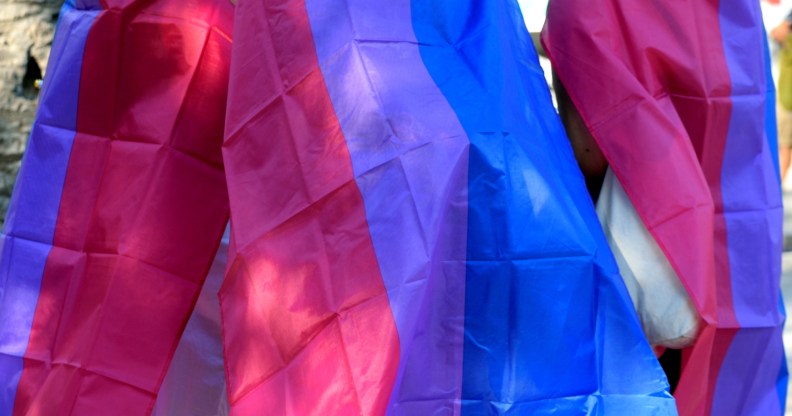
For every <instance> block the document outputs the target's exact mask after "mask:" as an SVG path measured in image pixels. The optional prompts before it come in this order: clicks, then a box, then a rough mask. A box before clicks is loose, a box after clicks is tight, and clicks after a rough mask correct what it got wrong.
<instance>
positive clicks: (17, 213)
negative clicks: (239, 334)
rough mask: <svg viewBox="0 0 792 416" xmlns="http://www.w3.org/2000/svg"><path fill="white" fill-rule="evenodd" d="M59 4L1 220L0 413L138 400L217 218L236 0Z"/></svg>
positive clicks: (161, 364) (128, 405) (56, 411)
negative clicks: (232, 0)
mask: <svg viewBox="0 0 792 416" xmlns="http://www.w3.org/2000/svg"><path fill="white" fill-rule="evenodd" d="M60 16H61V17H60V22H59V24H58V29H57V34H56V37H55V41H54V43H53V49H52V55H51V59H50V64H49V66H48V69H47V74H46V78H45V80H44V89H43V92H42V94H43V95H42V97H41V103H40V107H39V110H38V115H37V119H36V122H35V125H34V127H33V131H32V134H31V138H30V143H29V146H28V149H27V151H26V153H25V157H24V160H23V164H22V168H21V172H20V176H19V179H18V182H17V186H16V189H15V191H14V195H13V198H12V202H11V207H10V210H9V213H8V216H7V218H6V223H5V226H4V227H5V228H4V232H3V236H2V259H0V414H2V415H107V414H113V415H142V414H147V413H148V412H150V411H151V409H152V408H153V406H154V400H155V398H156V394H157V390H158V386H159V385H160V383H161V380H162V378H163V376H164V373H165V370H166V369H167V367H168V363H169V361H170V357H171V356H172V355H173V353H174V350H175V348H176V344H177V342H178V341H179V335H180V332H181V330H182V329H183V328H184V326H185V324H186V322H187V318H188V317H189V315H190V311H191V308H192V305H193V304H194V303H195V300H196V297H197V296H198V293H199V291H200V289H201V285H202V282H203V280H204V278H205V276H206V274H207V271H208V270H209V266H210V264H211V262H212V257H213V255H214V253H215V249H216V248H217V244H218V243H219V240H220V236H221V235H222V233H223V229H224V227H225V224H226V221H227V215H228V199H227V191H226V186H225V178H224V174H223V169H222V161H221V153H220V146H221V144H222V137H223V116H224V113H225V97H226V95H227V93H226V89H227V85H228V61H229V59H230V52H231V48H230V46H231V42H230V35H229V34H230V33H231V22H232V17H233V7H232V6H231V5H230V4H229V3H228V2H227V1H226V0H217V1H190V0H186V1H185V0H174V1H169V0H161V1H134V2H133V1H121V0H117V1H113V0H108V1H102V2H99V1H92V0H82V1H80V0H78V1H69V2H67V4H66V5H65V6H64V9H63V12H62V13H61V15H60Z"/></svg>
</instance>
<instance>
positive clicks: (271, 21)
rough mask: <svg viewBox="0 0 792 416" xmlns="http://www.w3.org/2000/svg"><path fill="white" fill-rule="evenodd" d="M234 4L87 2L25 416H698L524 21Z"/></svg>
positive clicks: (48, 92) (29, 317)
mask: <svg viewBox="0 0 792 416" xmlns="http://www.w3.org/2000/svg"><path fill="white" fill-rule="evenodd" d="M233 12H234V10H233V8H232V6H231V5H230V4H229V3H228V2H227V1H225V0H216V1H209V0H205V1H199V0H179V1H169V0H160V1H131V0H127V1H123V0H116V1H111V0H107V1H101V2H94V1H82V2H70V3H68V4H67V5H66V6H65V8H64V11H63V13H62V14H61V22H60V25H59V28H58V32H57V36H56V40H55V43H54V47H53V53H52V60H51V63H50V65H49V67H48V70H47V76H46V79H45V80H44V91H43V96H42V99H41V106H40V110H39V114H38V118H37V121H36V125H35V127H34V129H33V134H32V136H31V140H30V146H29V149H28V152H27V154H26V155H25V160H24V163H23V167H22V172H21V174H20V179H19V183H18V186H17V188H16V190H15V194H14V198H13V203H12V207H11V210H10V212H9V214H8V218H7V221H6V223H5V228H4V232H3V235H2V257H1V258H0V414H2V415H54V414H57V415H94V414H96V415H105V414H114V415H116V414H117V415H141V414H148V413H151V412H152V411H153V412H155V413H156V414H157V415H167V414H185V413H186V414H201V411H200V410H194V408H193V406H194V405H196V404H197V403H206V405H205V406H206V413H205V414H211V415H214V414H218V413H220V414H222V413H223V412H226V411H228V412H230V414H233V415H261V414H274V415H328V414H330V415H356V414H361V415H376V414H384V413H388V414H393V415H398V414H403V415H446V414H449V415H457V414H470V415H481V414H485V415H486V414H493V415H494V414H537V415H541V414H630V415H673V414H676V408H675V404H674V399H673V398H672V397H671V396H670V394H669V393H668V391H667V390H668V385H667V382H666V379H665V376H664V374H663V372H662V370H661V369H660V367H659V365H658V363H657V361H656V360H655V358H654V355H653V354H652V351H651V349H650V347H649V345H648V344H647V343H646V341H645V339H644V337H643V334H642V333H641V329H640V327H639V324H638V320H637V318H636V315H635V311H634V309H633V306H632V303H631V302H630V300H629V298H628V295H627V292H626V289H625V287H624V284H623V283H622V281H621V278H620V277H619V274H618V271H617V268H616V265H615V262H614V260H613V258H612V255H611V253H610V251H609V249H608V248H607V246H606V244H605V239H604V237H603V234H602V231H601V229H600V227H599V224H598V222H597V218H596V215H595V213H594V209H593V206H592V204H591V201H590V200H589V197H588V195H587V193H586V188H585V185H584V182H583V178H582V176H581V175H580V173H579V171H578V169H577V167H576V164H575V160H574V159H573V156H572V151H571V148H570V146H569V144H568V141H567V138H566V137H565V135H564V132H563V129H562V127H561V124H560V122H559V119H558V117H557V115H556V113H555V111H554V110H553V108H552V104H551V99H550V95H549V92H548V89H547V86H546V85H545V81H544V77H543V75H542V72H541V70H540V69H539V65H538V62H537V58H536V53H535V51H534V50H533V47H532V44H531V41H530V37H529V36H528V33H527V32H526V31H525V28H524V26H523V23H522V17H521V15H520V11H519V8H518V6H517V3H516V1H514V0H503V1H494V0H488V1H474V0H453V1H452V0H421V1H414V2H410V1H404V0H397V1H393V0H391V1H380V0H365V1H364V0H322V1H320V0H307V1H303V0H241V1H240V2H239V4H238V5H237V6H236V11H235V22H234V27H233V29H232V18H231V15H232V13H233ZM232 32H233V34H232ZM232 36H233V39H234V40H233V47H232V40H231V39H232ZM229 215H230V218H231V231H230V242H229V248H228V261H227V265H226V268H225V280H224V281H223V283H222V285H220V284H219V281H217V280H215V279H214V278H211V279H210V282H211V283H207V284H211V285H212V286H211V287H210V288H209V290H217V292H218V294H219V308H217V309H219V313H220V314H221V317H218V319H221V320H220V321H216V320H214V318H212V317H211V316H209V315H211V314H212V313H213V312H212V308H211V307H206V308H204V306H203V305H205V304H206V303H205V299H206V296H205V294H206V292H204V294H203V295H200V300H198V299H199V294H200V293H201V290H202V288H203V287H204V281H205V279H206V276H207V274H210V275H212V276H214V274H216V273H217V272H218V270H219V269H220V268H221V267H222V266H220V265H219V264H220V263H218V262H222V259H223V258H224V257H225V256H224V253H223V252H221V253H219V254H218V255H217V259H218V260H217V261H218V262H215V263H214V266H212V262H213V258H215V252H216V249H217V247H218V245H219V244H220V239H221V235H222V234H223V230H224V227H225V225H226V222H227V219H228V217H229ZM210 270H211V272H210ZM215 284H217V286H215ZM218 286H219V287H218ZM210 294H211V293H210ZM196 301H197V302H198V307H199V308H201V311H199V312H200V314H199V313H198V312H196V314H198V315H193V319H190V315H191V313H192V312H193V308H194V305H195V304H196ZM196 316H197V317H198V318H196ZM217 322H220V323H219V328H220V330H221V332H222V347H223V348H222V350H223V353H224V360H223V362H222V364H219V360H218V358H217V357H218V351H219V348H218V347H217V346H218V344H217V343H216V341H217V336H218V334H217V332H218V325H215V323H217ZM202 323H204V324H205V326H206V328H207V331H206V333H212V331H214V334H215V335H214V338H211V337H210V338H205V337H203V336H199V335H195V334H194V333H193V332H192V331H193V328H196V327H200V326H201V325H202ZM185 327H186V328H187V329H186V332H187V333H188V335H185V336H182V333H183V332H185ZM199 329H200V328H199ZM180 342H181V345H180ZM202 343H205V345H204V346H205V347H206V348H201V344H202ZM174 356H175V357H176V358H173V357H174ZM204 359H205V360H204ZM190 361H194V362H195V363H196V365H194V366H190V365H189V362H190ZM199 361H206V362H204V363H202V364H200V365H199ZM220 365H222V366H223V367H224V373H225V383H223V382H217V378H216V375H217V374H216V373H217V372H218V367H219V366H220ZM174 372H181V373H180V374H176V373H174ZM201 372H206V373H211V372H214V373H215V374H209V375H208V376H207V377H206V378H203V376H202V375H201V374H200V373H201ZM187 373H190V374H195V376H185V374H187ZM163 380H165V381H164V386H165V387H164V388H163V387H162V386H163ZM181 380H184V382H182V381H181ZM197 380H207V382H206V383H195V384H192V382H194V381H197ZM193 385H194V386H195V387H189V386H193ZM193 388H194V389H195V390H189V389H193ZM218 392H219V395H218ZM160 393H161V394H162V395H163V396H169V397H159V398H158V395H159V394H160ZM223 394H225V395H226V399H227V400H224V399H222V396H221V395H223ZM191 395H192V396H191ZM199 395H200V396H199ZM190 397H194V399H190ZM179 400H181V401H185V400H190V403H184V407H181V408H180V406H179V405H178V403H179ZM224 406H225V407H224ZM185 408H186V409H190V410H189V411H184V412H183V413H181V412H182V411H183V410H184V409H185Z"/></svg>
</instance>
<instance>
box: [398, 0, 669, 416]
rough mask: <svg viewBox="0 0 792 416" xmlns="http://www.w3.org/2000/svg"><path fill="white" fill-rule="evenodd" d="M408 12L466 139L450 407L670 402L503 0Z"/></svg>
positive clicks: (657, 410) (427, 4) (430, 4)
mask: <svg viewBox="0 0 792 416" xmlns="http://www.w3.org/2000/svg"><path fill="white" fill-rule="evenodd" d="M412 13H413V26H414V29H415V32H416V37H417V39H418V43H419V45H421V46H420V48H421V55H422V58H423V60H424V63H425V65H426V67H427V68H428V70H429V72H430V74H431V75H432V77H433V79H434V80H435V83H436V84H437V85H438V86H439V87H440V89H441V90H442V91H443V93H444V95H445V97H446V99H447V100H448V101H449V103H450V104H451V106H452V108H453V109H454V111H455V112H456V114H457V116H458V117H459V120H460V122H461V124H462V125H463V127H464V129H465V131H466V133H467V136H468V137H469V138H470V146H471V148H470V161H469V178H468V185H469V212H468V230H469V231H468V244H467V247H468V249H467V270H466V271H467V277H466V294H465V343H464V365H463V386H462V410H463V414H476V415H480V414H549V413H552V412H561V413H575V414H592V413H597V412H604V411H606V409H607V412H608V414H635V415H642V414H652V415H661V414H663V415H665V414H676V409H675V406H674V401H673V398H671V396H670V394H669V393H668V392H667V388H668V385H667V382H666V379H665V375H664V374H663V372H662V370H661V369H660V367H659V365H658V363H657V361H656V359H655V358H654V355H653V353H652V351H651V349H650V348H649V346H648V345H647V344H646V341H645V339H644V337H643V333H642V332H641V329H640V327H639V324H638V321H637V318H636V316H635V311H634V309H633V307H632V304H631V303H630V300H629V297H628V295H627V292H626V289H625V287H624V284H623V282H622V281H621V279H620V277H619V275H618V272H617V268H616V266H615V263H614V261H613V258H612V254H610V251H609V249H608V248H607V245H606V243H605V240H604V236H603V234H602V231H601V229H600V226H599V223H598V221H597V219H596V216H595V213H594V210H593V205H592V203H591V200H590V198H589V196H588V194H587V192H586V188H585V185H584V181H583V178H582V176H581V174H580V172H579V170H578V168H577V165H576V163H575V161H574V158H573V155H572V151H571V147H570V145H569V142H568V140H567V138H566V137H565V134H564V132H563V128H562V126H561V124H560V121H559V118H558V116H557V114H556V113H555V111H554V109H553V107H552V103H551V100H550V95H549V92H548V89H547V85H546V83H545V80H544V77H543V75H542V71H541V69H540V67H539V64H538V59H537V56H536V52H535V50H534V49H533V46H532V42H531V40H530V37H529V35H528V33H527V31H526V30H525V27H524V26H523V23H522V17H521V15H520V12H519V8H518V5H517V3H516V1H502V2H492V1H476V0H465V1H459V0H421V1H413V2H412ZM613 410H616V412H615V413H614V412H613ZM554 414H557V413H554ZM597 414H601V413H597Z"/></svg>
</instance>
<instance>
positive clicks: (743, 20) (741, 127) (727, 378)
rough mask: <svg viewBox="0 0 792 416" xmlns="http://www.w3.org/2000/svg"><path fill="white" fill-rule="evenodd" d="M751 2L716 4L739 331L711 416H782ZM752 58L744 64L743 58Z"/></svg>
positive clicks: (758, 58) (775, 251) (724, 176)
mask: <svg viewBox="0 0 792 416" xmlns="http://www.w3.org/2000/svg"><path fill="white" fill-rule="evenodd" d="M761 20H762V19H761V12H760V8H759V4H758V3H756V2H731V3H728V4H726V3H723V4H722V5H721V7H720V23H721V32H722V33H723V42H724V44H723V47H724V52H725V56H726V61H727V64H728V67H729V73H730V75H731V82H732V91H731V102H732V111H731V123H730V125H729V132H728V136H727V139H726V149H725V152H724V160H723V168H722V172H721V191H722V193H723V195H722V197H723V211H724V214H723V215H724V216H725V219H726V228H727V235H728V245H729V246H728V253H729V267H730V272H731V282H732V294H733V303H734V310H735V314H736V316H737V321H738V322H739V323H740V326H741V329H739V330H738V332H737V334H736V336H735V338H734V340H733V341H732V344H731V346H730V347H729V351H728V352H727V354H726V357H725V358H724V362H723V365H722V367H721V371H720V374H719V377H718V384H717V387H716V391H715V399H714V403H713V411H712V414H716V415H730V414H735V415H736V414H757V415H758V414H761V415H780V414H783V411H784V409H782V406H781V403H780V401H779V397H778V394H777V389H776V383H777V379H778V376H779V368H780V366H781V365H783V364H782V362H783V360H782V358H783V344H782V340H781V331H782V327H783V316H782V314H781V312H780V310H779V307H778V300H779V297H780V293H779V291H780V288H779V277H780V274H781V258H780V256H781V231H782V220H783V210H782V207H781V192H780V187H779V184H778V178H777V176H776V175H777V173H776V171H775V169H774V165H773V152H772V151H771V150H770V148H769V146H768V141H767V140H766V139H765V137H766V136H765V134H766V133H765V120H764V115H765V105H766V102H765V100H766V97H767V91H766V90H765V89H766V86H767V82H766V80H765V77H766V74H767V71H766V68H765V65H769V63H768V62H767V60H766V59H765V51H764V50H763V49H761V48H756V49H752V48H749V47H746V46H745V45H761V44H763V42H764V36H765V35H764V31H763V29H762V27H761V26H757V25H755V24H754V23H755V22H761ZM748 50H750V51H752V52H753V53H752V54H751V55H750V56H747V55H746V54H745V51H748Z"/></svg>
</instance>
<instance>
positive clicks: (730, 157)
mask: <svg viewBox="0 0 792 416" xmlns="http://www.w3.org/2000/svg"><path fill="white" fill-rule="evenodd" d="M543 35H544V36H543V41H544V44H545V46H546V50H547V51H548V53H549V55H550V57H551V60H552V61H553V64H554V66H555V69H556V71H557V72H558V76H559V78H560V80H561V81H562V83H563V84H564V85H565V86H566V88H567V90H568V91H569V95H570V97H571V98H572V100H573V101H574V103H575V105H576V107H577V109H578V110H579V111H580V113H581V115H582V116H583V119H584V120H585V122H586V125H587V126H588V128H589V130H590V131H591V132H592V134H593V136H594V138H595V139H596V140H597V143H598V144H599V146H600V147H601V149H602V151H603V153H604V155H605V157H606V158H607V159H608V162H609V163H610V166H611V169H612V170H613V172H615V174H616V175H617V177H618V178H619V181H620V182H621V184H622V185H623V187H624V190H625V191H626V193H627V195H628V196H629V197H630V199H631V201H632V203H633V205H634V206H635V208H636V210H637V212H638V214H639V215H640V217H641V218H642V220H643V222H644V223H645V225H646V227H647V228H648V230H649V231H650V232H651V234H652V235H653V236H654V238H655V240H656V241H657V243H658V244H659V246H660V247H661V248H662V250H663V251H664V253H665V255H666V256H667V258H668V260H669V261H670V263H671V265H672V266H673V267H674V269H675V270H676V272H677V274H678V276H679V278H680V279H681V281H682V283H683V285H684V286H685V288H686V289H687V291H688V293H689V294H690V297H691V299H692V300H693V302H694V304H695V305H696V309H697V310H698V313H699V314H700V315H701V317H702V319H703V321H704V326H703V329H702V330H701V331H700V333H699V335H698V340H697V341H696V342H695V344H694V345H693V346H691V347H689V348H687V349H686V350H684V352H683V358H682V372H681V379H680V381H679V386H678V387H677V390H676V392H675V396H676V399H677V404H678V406H679V410H680V413H681V414H683V415H718V416H722V415H780V414H783V413H784V408H785V405H784V403H785V396H786V383H787V371H786V364H785V362H784V349H783V345H782V340H781V335H782V329H783V324H784V312H783V305H782V304H781V298H780V294H779V278H780V266H781V232H782V227H781V222H782V218H783V211H782V208H781V191H780V187H779V181H778V178H779V173H778V169H777V165H776V160H777V156H776V151H775V149H776V148H777V147H776V146H777V143H776V134H775V116H774V114H775V113H774V111H775V102H774V101H775V99H774V93H773V85H772V79H771V76H770V66H769V65H770V64H769V61H768V59H767V52H766V47H765V34H764V32H763V28H762V20H761V12H760V7H759V2H757V1H753V0H732V1H716V0H707V1H697V2H688V3H686V4H685V7H681V5H680V4H676V3H673V2H667V1H656V0H647V1H641V2H635V1H626V0H624V1H623V0H597V1H589V0H586V1H582V0H554V1H553V2H551V3H550V8H549V10H548V20H547V24H546V26H545V29H544V34H543Z"/></svg>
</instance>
